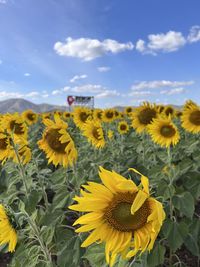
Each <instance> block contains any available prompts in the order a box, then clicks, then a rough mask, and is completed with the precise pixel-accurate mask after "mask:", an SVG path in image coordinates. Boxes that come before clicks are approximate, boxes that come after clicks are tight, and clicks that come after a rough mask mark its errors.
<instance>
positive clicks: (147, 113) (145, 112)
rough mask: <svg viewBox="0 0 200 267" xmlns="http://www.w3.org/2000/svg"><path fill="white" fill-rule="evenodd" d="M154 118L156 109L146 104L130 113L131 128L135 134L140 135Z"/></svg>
mask: <svg viewBox="0 0 200 267" xmlns="http://www.w3.org/2000/svg"><path fill="white" fill-rule="evenodd" d="M156 117H157V110H156V107H155V106H154V105H151V104H150V103H148V102H146V103H144V104H143V105H141V106H140V107H138V108H136V109H135V110H134V112H132V127H133V128H134V129H136V132H137V133H141V132H143V131H144V130H145V129H146V127H147V125H149V124H150V123H151V122H152V120H153V119H154V118H156Z"/></svg>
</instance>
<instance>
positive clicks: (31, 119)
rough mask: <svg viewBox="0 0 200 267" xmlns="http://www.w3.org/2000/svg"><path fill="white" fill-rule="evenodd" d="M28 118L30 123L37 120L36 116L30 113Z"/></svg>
mask: <svg viewBox="0 0 200 267" xmlns="http://www.w3.org/2000/svg"><path fill="white" fill-rule="evenodd" d="M27 118H28V119H29V120H30V121H34V119H35V114H32V113H28V114H27Z"/></svg>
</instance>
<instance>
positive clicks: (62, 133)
mask: <svg viewBox="0 0 200 267" xmlns="http://www.w3.org/2000/svg"><path fill="white" fill-rule="evenodd" d="M44 124H45V125H46V126H47V128H46V129H45V131H44V133H43V137H42V139H41V140H40V141H38V145H39V147H40V149H42V150H43V151H44V152H45V154H46V157H47V158H48V163H50V162H52V163H53V164H54V165H55V166H57V165H58V164H60V165H62V166H63V167H67V166H68V165H73V163H74V161H75V160H76V159H77V150H76V148H75V145H74V142H73V140H72V138H71V136H70V135H69V133H68V132H67V130H66V129H67V127H68V126H67V124H66V123H65V122H64V121H62V120H61V119H60V118H59V117H58V116H55V122H54V121H51V120H49V119H46V120H44Z"/></svg>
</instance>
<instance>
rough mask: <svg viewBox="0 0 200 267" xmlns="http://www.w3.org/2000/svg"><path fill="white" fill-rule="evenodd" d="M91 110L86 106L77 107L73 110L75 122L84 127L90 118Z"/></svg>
mask: <svg viewBox="0 0 200 267" xmlns="http://www.w3.org/2000/svg"><path fill="white" fill-rule="evenodd" d="M90 116H91V111H90V110H89V109H88V108H85V107H76V108H75V109H74V112H73V119H74V122H75V124H76V125H77V126H78V127H79V128H80V129H82V127H83V126H84V125H85V123H86V121H87V120H88V119H89V118H90Z"/></svg>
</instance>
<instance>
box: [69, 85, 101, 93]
mask: <svg viewBox="0 0 200 267" xmlns="http://www.w3.org/2000/svg"><path fill="white" fill-rule="evenodd" d="M105 90H106V88H105V87H103V86H102V85H99V84H85V85H81V86H76V87H73V88H72V89H71V91H72V92H75V93H91V94H95V93H101V92H103V91H105Z"/></svg>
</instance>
